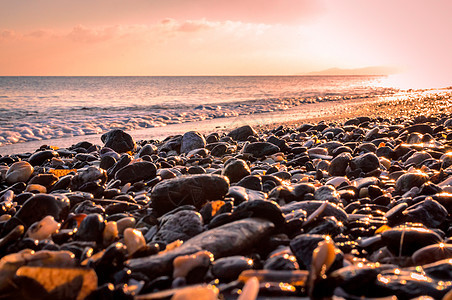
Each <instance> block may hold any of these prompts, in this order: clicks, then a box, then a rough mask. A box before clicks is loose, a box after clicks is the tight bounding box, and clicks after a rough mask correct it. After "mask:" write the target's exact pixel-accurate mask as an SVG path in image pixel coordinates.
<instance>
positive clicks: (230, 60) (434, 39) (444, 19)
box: [0, 0, 452, 86]
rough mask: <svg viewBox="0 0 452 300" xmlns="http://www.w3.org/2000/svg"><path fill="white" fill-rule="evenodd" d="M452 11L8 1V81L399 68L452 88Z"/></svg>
mask: <svg viewBox="0 0 452 300" xmlns="http://www.w3.org/2000/svg"><path fill="white" fill-rule="evenodd" d="M451 11H452V2H451V1H448V0H435V1H421V0H414V1H403V0H391V1H389V0H382V1H381V0H380V1H371V0H369V1H362V0H341V1H333V0H329V1H328V0H229V1H219V0H190V1H186V0H165V1H155V0H129V1H124V0H108V1H107V0H97V1H87V0H78V1H73V0H59V1H54V0H42V1H31V0H29V1H9V0H0V75H268V74H270V75H272V74H274V75H292V74H303V73H308V72H312V71H319V70H322V69H328V68H333V67H339V68H361V67H368V66H392V67H398V68H400V69H403V70H404V71H405V72H406V73H407V74H409V75H410V79H411V80H412V81H411V83H413V84H414V81H413V80H416V81H417V83H420V82H421V81H422V83H423V84H429V85H437V86H442V85H452V59H450V56H451V54H450V53H452V39H450V28H452V18H450V17H449V16H448V14H449V13H450V12H451ZM405 78H407V77H405Z"/></svg>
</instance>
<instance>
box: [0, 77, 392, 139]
mask: <svg viewBox="0 0 452 300" xmlns="http://www.w3.org/2000/svg"><path fill="white" fill-rule="evenodd" d="M377 79H378V78H377V77H340V76H339V77H325V78H323V77H309V76H308V77H303V76H293V77H174V78H173V77H162V78H160V77H119V78H117V77H69V78H67V77H65V78H62V77H61V78H60V77H37V78H35V77H34V78H29V79H27V77H17V78H16V77H0V95H1V96H2V97H0V108H1V109H0V146H1V145H7V144H14V143H19V142H26V141H39V140H44V139H54V138H63V137H72V136H82V135H94V134H100V133H103V132H106V131H108V130H111V129H115V128H117V129H123V130H129V131H130V130H138V129H146V128H156V127H162V126H167V125H171V124H182V123H186V122H195V121H202V120H214V119H220V118H230V117H236V116H247V115H256V114H262V113H270V112H284V111H288V110H291V109H292V108H294V107H297V106H299V105H301V104H305V103H312V102H323V101H332V100H337V99H340V100H344V99H345V100H347V99H349V98H357V97H358V98H359V97H369V96H375V95H382V94H386V93H392V92H394V90H393V89H387V88H385V89H379V88H375V86H376V85H375V81H376V80H377Z"/></svg>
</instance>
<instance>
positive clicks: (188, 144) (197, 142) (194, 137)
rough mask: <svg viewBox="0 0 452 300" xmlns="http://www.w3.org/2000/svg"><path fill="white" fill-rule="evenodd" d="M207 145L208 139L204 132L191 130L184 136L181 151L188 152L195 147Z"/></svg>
mask: <svg viewBox="0 0 452 300" xmlns="http://www.w3.org/2000/svg"><path fill="white" fill-rule="evenodd" d="M205 146H206V139H205V138H204V136H203V135H202V134H200V133H199V132H197V131H189V132H186V133H185V134H184V135H183V136H182V142H181V146H180V152H181V153H188V152H190V151H192V150H194V149H198V148H204V147H205Z"/></svg>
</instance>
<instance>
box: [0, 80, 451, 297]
mask: <svg viewBox="0 0 452 300" xmlns="http://www.w3.org/2000/svg"><path fill="white" fill-rule="evenodd" d="M330 100H331V99H329V101H326V102H323V101H317V103H305V102H300V103H294V102H293V101H292V102H290V103H285V102H284V103H282V104H281V105H285V107H282V106H281V107H280V106H275V107H271V110H272V111H265V110H261V108H259V107H254V110H253V113H252V114H248V115H247V114H245V112H246V111H248V110H249V108H247V107H239V106H237V107H236V109H235V110H234V111H236V112H237V111H239V112H242V113H239V114H238V115H237V116H235V119H231V118H222V119H219V120H215V122H212V123H209V122H208V121H204V122H205V123H199V124H197V123H187V124H185V125H184V127H179V128H178V129H177V130H179V132H176V131H173V132H172V131H171V130H170V129H169V130H167V132H164V131H160V133H159V134H156V133H155V132H153V131H152V130H156V129H152V128H150V129H149V128H148V129H146V131H141V132H137V131H134V130H132V129H133V128H130V129H131V130H127V129H119V128H115V127H112V128H107V127H106V128H104V129H103V131H102V132H96V134H95V135H90V136H77V137H73V138H72V139H71V140H64V141H62V143H63V144H59V143H58V141H59V140H46V141H34V142H33V144H32V145H31V146H30V147H33V149H29V148H30V147H28V148H26V147H25V148H21V146H20V145H21V143H17V144H14V145H7V146H3V147H0V153H1V155H0V295H1V296H0V299H143V300H144V299H240V300H245V299H246V300H252V299H452V292H451V290H452V241H451V238H452V227H451V221H452V217H451V213H452V118H451V116H452V91H451V90H450V89H441V90H418V91H407V92H403V93H398V94H391V95H385V96H384V97H365V98H359V99H346V100H347V101H344V99H343V98H342V99H334V101H330ZM275 103H277V101H275ZM275 105H276V104H275ZM278 105H279V104H278ZM251 106H252V105H251ZM269 107H270V106H269ZM193 111H194V112H197V111H200V112H202V113H205V114H213V113H214V112H215V111H216V110H215V107H214V108H212V107H210V106H209V107H197V108H193ZM214 118H215V117H212V119H214ZM162 120H163V119H162ZM206 122H207V123H206ZM194 124H195V125H194ZM169 126H171V125H170V124H169V125H168V128H170V127H169ZM168 133H171V134H168ZM173 133H174V134H173ZM11 136H15V135H14V133H9V137H11ZM52 137H55V136H52ZM6 140H7V139H4V141H6ZM17 141H18V140H17ZM17 141H16V140H11V139H9V140H8V143H12V142H17ZM25 144H27V143H25ZM29 145H30V144H29ZM5 147H10V148H5ZM14 147H16V148H14ZM5 149H6V150H5ZM19 150H20V151H19Z"/></svg>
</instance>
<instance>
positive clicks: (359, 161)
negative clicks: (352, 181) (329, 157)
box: [350, 153, 380, 173]
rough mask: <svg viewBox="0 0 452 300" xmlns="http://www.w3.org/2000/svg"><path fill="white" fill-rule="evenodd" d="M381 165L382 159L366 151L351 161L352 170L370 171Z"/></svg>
mask: <svg viewBox="0 0 452 300" xmlns="http://www.w3.org/2000/svg"><path fill="white" fill-rule="evenodd" d="M379 166H380V161H379V160H378V157H377V156H376V155H375V154H374V153H366V154H362V155H360V156H357V157H355V158H353V159H352V160H351V161H350V167H351V169H352V170H356V169H361V170H362V171H363V172H366V173H367V172H370V171H373V170H375V169H377V168H378V167H379Z"/></svg>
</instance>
